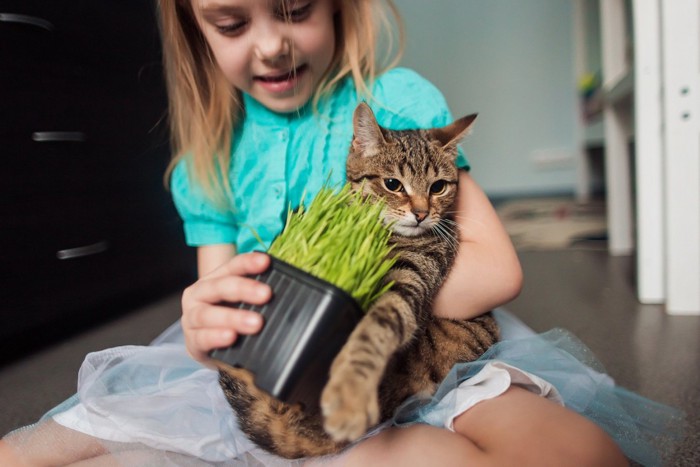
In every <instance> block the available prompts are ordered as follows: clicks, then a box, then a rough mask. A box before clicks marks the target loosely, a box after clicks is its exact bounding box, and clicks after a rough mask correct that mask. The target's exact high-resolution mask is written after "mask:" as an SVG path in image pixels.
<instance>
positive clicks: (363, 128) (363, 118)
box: [352, 102, 385, 157]
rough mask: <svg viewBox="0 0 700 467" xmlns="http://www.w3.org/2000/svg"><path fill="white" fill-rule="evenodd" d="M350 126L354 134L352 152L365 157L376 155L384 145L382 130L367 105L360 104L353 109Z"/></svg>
mask: <svg viewBox="0 0 700 467" xmlns="http://www.w3.org/2000/svg"><path fill="white" fill-rule="evenodd" d="M352 125H353V132H354V133H353V137H352V149H353V151H355V152H356V153H357V154H360V155H362V156H365V157H371V156H374V155H376V154H377V153H378V152H379V148H380V147H381V146H382V145H383V144H385V140H384V135H383V134H382V129H381V128H380V127H379V124H378V123H377V119H376V118H375V117H374V113H373V112H372V109H370V108H369V105H367V104H366V103H364V102H362V103H360V105H358V106H357V107H356V108H355V113H354V114H353V116H352Z"/></svg>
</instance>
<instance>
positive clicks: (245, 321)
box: [186, 306, 263, 334]
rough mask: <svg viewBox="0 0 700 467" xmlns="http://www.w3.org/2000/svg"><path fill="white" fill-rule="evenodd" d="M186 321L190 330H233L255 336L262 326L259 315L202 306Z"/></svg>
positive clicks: (225, 307)
mask: <svg viewBox="0 0 700 467" xmlns="http://www.w3.org/2000/svg"><path fill="white" fill-rule="evenodd" d="M186 319H187V327H188V328H190V329H216V330H219V331H222V330H235V331H236V332H237V333H239V334H255V333H257V332H259V331H260V329H261V328H262V325H263V319H262V316H260V314H259V313H257V312H255V311H248V310H239V309H236V308H232V307H228V306H206V307H205V306H202V307H200V308H198V309H197V310H193V311H192V312H191V313H189V314H188V315H187V316H186Z"/></svg>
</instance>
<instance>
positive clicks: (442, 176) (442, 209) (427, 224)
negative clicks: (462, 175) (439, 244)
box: [347, 103, 476, 237]
mask: <svg viewBox="0 0 700 467" xmlns="http://www.w3.org/2000/svg"><path fill="white" fill-rule="evenodd" d="M475 119H476V114H474V115H469V116H467V117H463V118H460V119H459V120H456V121H455V122H454V123H452V124H450V125H447V126H445V127H441V128H432V129H428V130H402V131H395V130H389V129H386V128H383V127H381V126H379V124H378V123H377V120H376V118H375V117H374V113H373V112H372V110H371V109H370V108H369V106H368V105H367V104H365V103H361V104H360V105H358V106H357V108H356V109H355V114H354V116H353V129H354V134H353V140H352V145H351V148H350V154H349V156H348V161H347V178H348V180H349V181H350V182H351V184H352V187H353V189H354V190H363V191H364V193H366V194H371V195H374V196H378V197H381V198H383V199H384V200H385V201H386V209H385V210H384V218H385V219H384V220H385V222H386V223H387V224H388V223H393V229H394V232H395V233H397V234H399V235H403V236H408V237H413V236H417V235H422V234H424V233H426V232H429V231H430V230H431V229H432V228H433V227H434V226H435V225H436V224H437V223H438V222H440V219H442V218H443V217H446V216H448V215H449V213H450V211H451V210H452V209H453V206H454V202H455V199H456V196H457V182H458V178H459V177H458V171H457V167H456V166H455V158H456V157H457V144H458V143H459V141H460V139H461V138H462V137H463V136H464V135H465V134H466V133H467V132H468V131H469V128H470V127H471V125H472V123H473V122H474V120H475Z"/></svg>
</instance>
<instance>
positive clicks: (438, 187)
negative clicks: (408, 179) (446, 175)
mask: <svg viewBox="0 0 700 467" xmlns="http://www.w3.org/2000/svg"><path fill="white" fill-rule="evenodd" d="M446 187H447V183H446V182H445V180H438V181H437V182H435V183H433V184H432V185H430V194H431V195H441V194H443V193H444V192H445V188H446Z"/></svg>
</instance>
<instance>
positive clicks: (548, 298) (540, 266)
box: [0, 250, 700, 466]
mask: <svg viewBox="0 0 700 467" xmlns="http://www.w3.org/2000/svg"><path fill="white" fill-rule="evenodd" d="M520 256H521V260H522V263H523V267H524V270H525V287H524V290H523V293H522V294H521V296H520V297H519V298H518V299H517V300H516V301H515V302H513V303H512V304H510V305H508V307H507V308H508V309H509V310H511V311H513V312H515V313H516V314H517V315H518V316H520V317H521V318H522V319H523V320H524V321H525V322H526V323H528V324H529V325H530V326H532V327H533V328H534V329H535V330H537V331H546V330H548V329H550V328H552V327H563V328H566V329H569V330H570V331H572V332H574V333H575V334H576V335H577V336H578V337H579V338H580V339H582V340H583V341H584V342H585V343H586V344H587V345H588V346H589V347H590V348H591V349H592V350H593V351H594V353H595V354H596V356H597V357H598V358H599V360H601V362H602V363H603V364H604V365H605V367H606V369H607V371H608V373H609V374H610V375H611V376H613V377H614V378H615V380H616V381H617V382H618V384H620V385H622V386H624V387H626V388H628V389H631V390H634V391H636V392H638V393H640V394H642V395H644V396H646V397H649V398H652V399H654V400H657V401H659V402H663V403H666V404H670V405H673V406H675V407H678V408H680V409H683V410H684V411H686V413H687V414H688V420H689V424H690V425H689V428H688V430H687V436H686V439H685V440H684V442H683V444H682V445H681V447H680V449H679V451H678V452H677V453H676V454H675V455H674V457H673V458H672V461H671V462H670V463H669V465H674V466H676V465H677V466H698V465H700V436H699V433H700V422H699V421H698V420H699V418H700V373H699V371H698V370H700V317H698V316H694V317H679V316H668V315H666V314H665V313H664V311H663V308H662V307H660V306H648V305H647V306H644V305H640V304H639V303H638V302H637V301H636V299H635V295H634V276H633V271H634V268H633V263H632V259H631V258H629V257H617V258H611V257H609V256H608V255H607V253H606V252H604V251H595V250H566V251H542V252H521V254H520ZM179 307H180V305H179V297H178V296H177V295H174V296H170V297H166V298H164V299H163V300H161V301H158V302H156V303H154V304H153V305H152V306H149V307H145V308H144V309H141V310H137V311H136V312H134V313H132V314H129V315H128V316H127V317H125V318H123V319H121V320H119V321H116V322H112V323H110V324H109V326H105V327H102V328H97V329H94V330H92V331H90V332H87V333H84V334H82V335H80V336H77V337H75V338H73V339H71V340H69V341H67V342H64V343H62V344H59V345H56V346H54V347H52V348H49V349H47V350H45V351H43V352H41V353H39V354H35V355H33V356H31V357H29V358H26V359H24V360H20V361H17V362H15V363H13V364H11V365H8V366H6V367H4V368H0V382H1V384H0V404H2V405H1V406H2V407H3V409H2V410H1V411H0V433H5V432H7V431H8V430H10V429H12V428H15V427H17V426H20V425H24V424H27V423H31V422H33V421H35V420H36V419H37V418H38V417H39V416H41V415H42V414H43V413H44V412H45V411H46V410H47V409H49V408H51V407H52V406H53V405H55V404H56V403H58V402H60V401H62V400H63V399H64V398H66V397H67V396H69V395H71V394H72V393H73V391H74V386H75V380H76V375H77V370H78V368H79V366H80V362H81V361H82V358H83V356H84V355H85V354H86V353H87V352H90V351H94V350H99V349H103V348H108V347H113V346H116V345H122V344H145V343H148V342H149V341H150V340H151V339H152V338H153V337H155V336H156V335H157V334H158V333H159V331H160V330H162V329H164V328H165V327H166V326H167V324H169V323H171V322H172V321H174V320H175V319H176V318H177V316H178V314H179Z"/></svg>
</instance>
